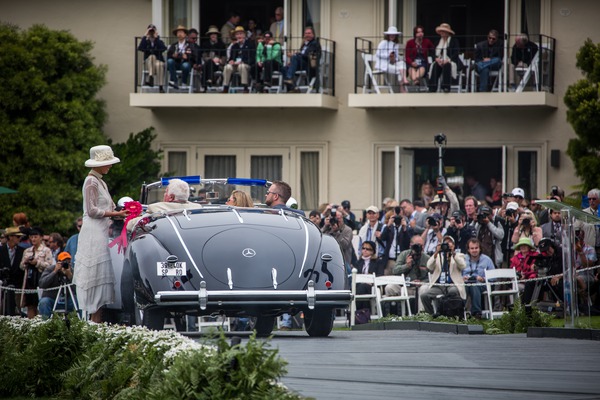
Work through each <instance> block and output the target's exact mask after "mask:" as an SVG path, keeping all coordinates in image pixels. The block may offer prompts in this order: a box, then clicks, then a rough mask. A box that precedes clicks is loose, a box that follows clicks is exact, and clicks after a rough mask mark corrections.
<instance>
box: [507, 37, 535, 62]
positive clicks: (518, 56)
mask: <svg viewBox="0 0 600 400" xmlns="http://www.w3.org/2000/svg"><path fill="white" fill-rule="evenodd" d="M537 52H538V46H537V44H535V43H533V42H527V44H525V46H523V47H518V46H517V45H514V46H513V48H512V54H511V56H510V62H511V63H512V64H513V65H517V64H518V63H519V62H522V63H523V64H527V65H529V64H531V60H533V57H535V54H536V53H537Z"/></svg>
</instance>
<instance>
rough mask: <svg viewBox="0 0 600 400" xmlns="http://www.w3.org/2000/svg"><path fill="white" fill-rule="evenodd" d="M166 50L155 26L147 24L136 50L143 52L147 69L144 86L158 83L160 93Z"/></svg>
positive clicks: (163, 76)
mask: <svg viewBox="0 0 600 400" xmlns="http://www.w3.org/2000/svg"><path fill="white" fill-rule="evenodd" d="M166 50H167V45H166V44H165V42H163V41H162V40H161V39H160V36H158V32H157V31H156V26H154V25H153V24H150V25H148V28H147V29H146V33H145V34H144V36H143V37H142V40H141V42H140V44H139V46H138V51H141V52H143V53H144V66H145V68H146V71H148V77H147V78H146V81H145V82H144V85H146V86H150V87H152V86H154V84H155V83H158V85H159V86H158V89H159V92H160V93H164V92H165V90H164V88H163V84H164V82H165V57H164V55H163V53H164V52H165V51H166Z"/></svg>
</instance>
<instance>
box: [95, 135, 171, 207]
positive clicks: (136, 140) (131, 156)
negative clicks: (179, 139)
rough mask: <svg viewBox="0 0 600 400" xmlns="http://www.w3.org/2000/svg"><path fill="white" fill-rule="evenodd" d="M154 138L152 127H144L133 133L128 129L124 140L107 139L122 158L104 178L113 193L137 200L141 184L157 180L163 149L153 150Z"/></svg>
mask: <svg viewBox="0 0 600 400" xmlns="http://www.w3.org/2000/svg"><path fill="white" fill-rule="evenodd" d="M155 138H156V134H155V133H154V128H147V129H144V130H143V131H141V132H138V133H137V134H135V135H134V134H133V133H130V134H129V139H127V142H125V143H116V144H112V141H111V140H110V139H109V141H108V143H109V144H110V145H111V146H112V148H113V151H114V152H115V154H116V155H117V157H119V158H120V159H121V162H120V163H118V164H115V165H114V166H113V167H112V168H111V171H110V174H108V175H106V177H105V178H104V179H105V181H106V183H107V185H108V187H109V188H110V191H111V194H112V195H113V197H117V196H118V197H119V198H120V197H123V196H129V197H131V198H133V199H134V200H138V199H139V197H140V187H141V184H142V183H144V182H146V183H150V182H154V181H156V180H157V177H158V176H159V172H160V161H159V160H160V159H161V158H162V150H152V141H153V140H154V139H155ZM117 200H118V199H117Z"/></svg>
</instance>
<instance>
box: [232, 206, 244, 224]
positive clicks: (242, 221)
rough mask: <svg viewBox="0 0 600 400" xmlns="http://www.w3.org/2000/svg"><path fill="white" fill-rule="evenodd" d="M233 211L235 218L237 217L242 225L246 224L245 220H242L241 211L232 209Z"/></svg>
mask: <svg viewBox="0 0 600 400" xmlns="http://www.w3.org/2000/svg"><path fill="white" fill-rule="evenodd" d="M231 211H233V213H234V214H235V216H236V217H237V219H238V221H240V224H243V223H244V219H243V218H242V216H241V215H240V213H239V211H238V210H236V209H235V208H232V209H231Z"/></svg>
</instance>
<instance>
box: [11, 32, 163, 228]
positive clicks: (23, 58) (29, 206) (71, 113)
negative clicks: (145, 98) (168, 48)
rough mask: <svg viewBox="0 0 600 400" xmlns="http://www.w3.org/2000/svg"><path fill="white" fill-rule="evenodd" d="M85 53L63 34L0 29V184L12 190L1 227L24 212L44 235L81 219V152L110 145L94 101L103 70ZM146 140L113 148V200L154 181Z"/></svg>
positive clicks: (154, 163)
mask: <svg viewBox="0 0 600 400" xmlns="http://www.w3.org/2000/svg"><path fill="white" fill-rule="evenodd" d="M91 50H92V43H91V42H88V41H85V42H80V41H78V40H77V39H76V38H75V37H74V36H73V35H72V34H71V33H69V32H67V31H53V30H50V29H48V28H46V27H45V26H42V25H35V26H33V27H31V28H30V29H27V30H21V29H19V28H18V27H16V26H14V25H10V24H5V23H0V54H1V56H0V88H2V90H0V143H1V145H0V185H1V186H6V187H9V188H11V189H16V190H18V193H17V194H10V195H0V226H1V227H6V226H9V225H12V215H13V214H14V213H15V212H25V213H26V214H27V216H28V217H29V220H30V221H31V222H32V224H33V225H38V226H41V227H43V228H44V230H45V231H47V232H50V231H57V232H61V233H68V232H69V230H70V229H72V222H73V220H74V219H75V218H76V217H77V216H79V215H81V213H82V194H81V185H82V183H83V180H84V179H85V176H86V175H87V173H88V170H87V169H86V168H85V167H84V166H83V164H84V162H85V160H86V159H88V158H89V148H90V147H92V146H94V145H98V144H105V143H110V140H109V139H108V138H106V136H105V135H104V133H103V131H102V127H103V124H104V121H105V118H106V114H105V105H104V102H103V101H102V100H100V99H98V98H97V94H98V92H99V90H100V89H101V88H102V86H103V85H104V83H105V73H106V67H105V66H97V65H94V63H93V58H92V56H91ZM154 137H155V135H154V134H153V133H152V129H147V130H145V131H142V132H140V133H138V134H136V135H134V134H131V135H130V137H129V140H128V141H127V142H126V143H125V144H115V145H113V146H114V149H115V153H116V154H117V155H118V156H120V157H121V159H122V160H123V164H124V165H123V166H122V167H116V168H115V169H114V173H113V172H111V174H109V175H107V178H108V177H109V176H111V175H112V176H111V179H112V180H111V181H110V182H111V183H114V184H115V187H111V193H113V194H114V195H115V197H116V196H118V195H119V194H120V193H129V194H130V195H131V194H132V193H133V192H134V191H133V190H132V187H131V186H130V185H131V184H135V185H139V184H140V183H141V181H142V180H143V179H144V178H146V176H151V177H152V178H155V177H156V176H157V175H158V169H159V164H158V158H159V152H156V151H151V150H150V142H151V141H152V140H153V138H154ZM129 159H131V160H129ZM131 171H136V173H135V174H132V173H131ZM144 171H145V172H146V174H145V173H144ZM123 195H124V194H123ZM132 197H134V198H135V197H137V195H136V196H132Z"/></svg>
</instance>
